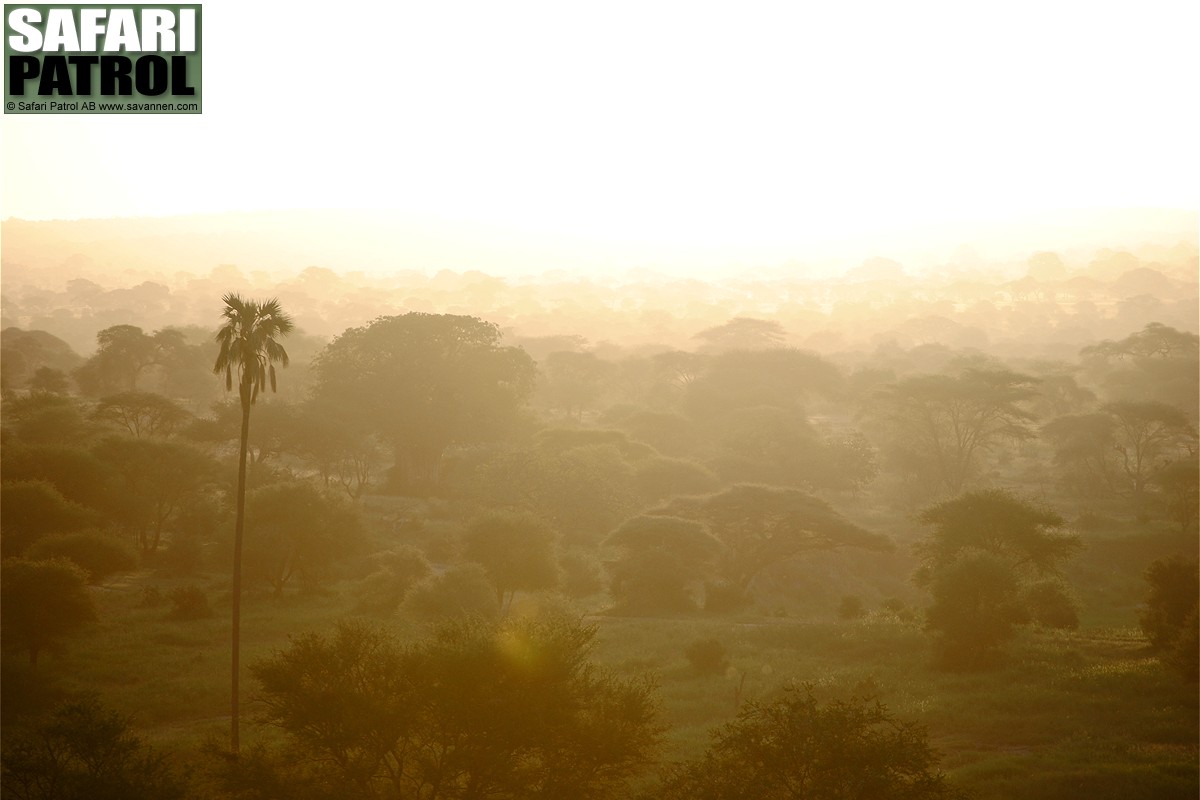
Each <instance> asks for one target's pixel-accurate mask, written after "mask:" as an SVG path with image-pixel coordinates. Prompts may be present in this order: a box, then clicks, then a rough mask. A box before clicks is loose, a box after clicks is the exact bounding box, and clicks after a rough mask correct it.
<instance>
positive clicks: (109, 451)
mask: <svg viewBox="0 0 1200 800" xmlns="http://www.w3.org/2000/svg"><path fill="white" fill-rule="evenodd" d="M92 452H93V453H94V454H95V455H96V457H97V458H98V459H100V462H101V463H103V464H104V465H105V466H106V467H108V468H109V469H110V470H111V471H112V473H113V480H112V486H113V491H112V492H111V494H110V496H109V497H108V498H107V499H106V501H105V502H104V509H105V511H106V512H107V513H108V514H109V516H110V517H111V518H112V519H113V520H114V521H115V522H116V523H117V525H119V526H120V527H121V528H122V529H123V530H124V531H125V532H126V533H128V534H129V535H130V536H131V537H133V538H134V539H135V541H136V542H137V544H138V547H139V548H140V549H141V552H142V555H144V556H151V555H153V554H154V553H156V552H157V551H158V548H159V545H160V544H161V543H162V538H163V534H164V533H166V532H167V531H168V530H169V529H170V528H171V527H172V526H173V525H174V524H175V522H176V521H177V520H178V519H179V517H180V515H181V514H182V513H183V512H184V511H185V509H187V508H188V507H189V505H190V504H191V503H193V502H194V501H195V500H196V498H197V496H198V495H199V494H200V493H201V492H202V491H203V490H204V488H205V486H207V485H208V484H209V483H210V482H211V480H212V479H213V476H214V473H215V469H216V465H215V463H214V462H213V460H212V459H211V458H209V457H208V456H207V455H206V454H205V453H203V452H202V451H200V450H198V449H196V448H195V447H192V446H191V445H188V444H184V443H182V442H173V441H163V440H160V439H131V438H125V437H113V438H109V439H106V440H104V441H103V442H101V443H100V444H98V445H96V447H95V448H93V450H92Z"/></svg>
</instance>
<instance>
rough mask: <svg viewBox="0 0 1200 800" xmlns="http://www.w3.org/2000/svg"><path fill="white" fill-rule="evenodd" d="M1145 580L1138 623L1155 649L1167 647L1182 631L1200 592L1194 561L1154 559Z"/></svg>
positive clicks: (1177, 557)
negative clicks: (1142, 602)
mask: <svg viewBox="0 0 1200 800" xmlns="http://www.w3.org/2000/svg"><path fill="white" fill-rule="evenodd" d="M1146 583H1148V584H1149V591H1148V592H1147V593H1146V606H1145V608H1144V609H1143V610H1142V613H1141V614H1140V615H1139V619H1138V622H1139V623H1140V624H1141V628H1142V633H1144V634H1145V635H1146V638H1147V639H1149V640H1150V645H1151V646H1152V647H1153V648H1154V649H1155V650H1168V649H1170V647H1171V645H1172V644H1174V642H1175V639H1176V638H1177V637H1178V636H1179V634H1180V633H1182V632H1183V627H1184V623H1185V622H1186V621H1187V618H1188V615H1189V614H1191V613H1192V610H1193V609H1194V608H1195V607H1196V597H1197V596H1198V595H1200V570H1198V568H1197V560H1196V559H1194V558H1192V559H1187V558H1182V557H1180V556H1174V557H1172V558H1168V559H1160V560H1158V561H1155V562H1154V563H1153V564H1151V565H1150V567H1149V568H1148V569H1147V570H1146Z"/></svg>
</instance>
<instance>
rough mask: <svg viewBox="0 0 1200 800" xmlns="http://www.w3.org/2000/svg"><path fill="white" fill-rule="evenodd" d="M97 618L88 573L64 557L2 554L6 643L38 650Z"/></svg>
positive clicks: (0, 613)
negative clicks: (34, 558) (8, 556)
mask: <svg viewBox="0 0 1200 800" xmlns="http://www.w3.org/2000/svg"><path fill="white" fill-rule="evenodd" d="M95 620H96V607H95V606H94V605H93V604H92V598H91V596H89V595H88V591H87V573H86V572H84V571H83V570H82V569H80V568H79V567H78V566H76V565H75V564H72V563H71V562H70V561H66V560H64V559H54V560H51V561H26V560H25V559H6V560H5V561H4V562H3V564H2V565H0V627H2V628H3V630H4V637H3V639H2V640H0V641H3V643H4V646H5V647H14V648H19V649H22V650H26V651H28V653H29V663H30V665H31V666H37V660H38V654H39V653H40V652H41V651H42V650H44V649H47V648H49V647H52V646H54V645H55V644H56V643H57V642H58V640H59V639H60V638H61V637H62V636H65V635H66V634H68V633H71V632H73V631H75V630H77V629H78V628H81V627H83V626H84V625H86V624H87V623H89V622H94V621H95Z"/></svg>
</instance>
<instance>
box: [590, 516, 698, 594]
mask: <svg viewBox="0 0 1200 800" xmlns="http://www.w3.org/2000/svg"><path fill="white" fill-rule="evenodd" d="M605 545H606V546H608V547H611V548H614V549H616V550H618V551H620V555H619V556H618V558H617V559H616V560H615V561H613V562H612V563H611V564H610V565H609V573H610V575H611V578H612V581H611V584H610V591H611V593H612V596H613V600H615V601H616V603H617V606H618V607H619V608H620V609H621V610H622V611H627V612H635V613H674V612H678V611H691V610H694V609H695V608H696V594H697V590H698V589H699V587H700V585H701V584H702V583H703V582H704V581H705V580H706V579H707V578H709V577H710V576H711V574H712V566H713V564H714V562H715V561H716V559H717V556H718V554H719V553H720V552H721V550H722V545H721V542H720V541H718V540H717V539H716V538H714V537H713V536H712V534H710V533H709V532H708V531H707V530H706V529H705V527H704V525H702V524H701V523H699V522H696V521H694V520H688V519H680V518H679V517H669V516H651V515H642V516H638V517H634V518H632V519H630V520H627V521H626V522H625V523H624V524H622V525H621V527H619V528H617V529H616V530H615V531H613V532H612V534H610V535H609V537H608V538H607V539H606V540H605Z"/></svg>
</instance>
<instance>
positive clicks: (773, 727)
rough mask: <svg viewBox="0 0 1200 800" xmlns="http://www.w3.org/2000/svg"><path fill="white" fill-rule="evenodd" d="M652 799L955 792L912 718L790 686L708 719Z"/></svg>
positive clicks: (894, 796)
mask: <svg viewBox="0 0 1200 800" xmlns="http://www.w3.org/2000/svg"><path fill="white" fill-rule="evenodd" d="M650 797H652V798H657V799H658V800H734V799H735V798H738V799H739V800H740V799H741V798H744V799H745V800H751V799H753V800H775V799H776V798H780V800H782V799H783V798H795V797H803V798H805V800H852V799H853V798H861V799H862V800H868V798H869V800H901V799H903V800H934V799H935V798H962V797H965V795H964V794H963V793H962V792H961V791H959V790H957V789H955V788H954V787H952V786H950V785H948V784H947V783H946V780H945V777H944V776H943V775H942V774H941V773H940V772H938V771H937V767H936V754H935V753H934V752H933V751H932V750H931V749H930V748H929V745H928V744H927V743H926V741H925V732H924V731H923V730H922V729H921V728H920V727H918V726H917V725H915V724H911V723H903V722H899V721H897V720H896V719H895V718H894V717H892V715H891V714H890V713H889V712H888V710H887V709H886V708H885V707H884V706H883V705H881V704H880V703H879V702H871V701H855V700H850V701H847V700H832V701H829V702H826V703H824V704H822V703H820V702H818V701H817V699H816V698H815V697H814V696H813V694H812V691H811V690H809V689H806V690H803V691H797V690H794V689H793V690H790V691H788V693H787V694H785V695H784V696H783V697H781V698H780V699H778V700H776V701H775V702H773V703H770V704H759V703H751V704H749V705H748V706H746V707H745V708H744V709H742V711H741V713H739V714H738V716H737V719H735V720H734V721H732V722H729V723H726V724H725V725H723V726H721V727H720V728H718V729H717V730H716V731H715V732H714V733H713V741H712V744H711V745H710V747H709V749H708V751H707V752H705V754H704V755H703V756H702V757H701V758H699V759H697V760H695V761H689V762H685V763H682V764H678V765H676V766H675V767H673V768H672V769H671V770H670V771H669V772H668V774H667V776H666V779H665V780H664V782H663V785H662V786H661V787H660V788H659V789H658V790H657V791H656V792H655V793H653V794H651V795H650Z"/></svg>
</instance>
